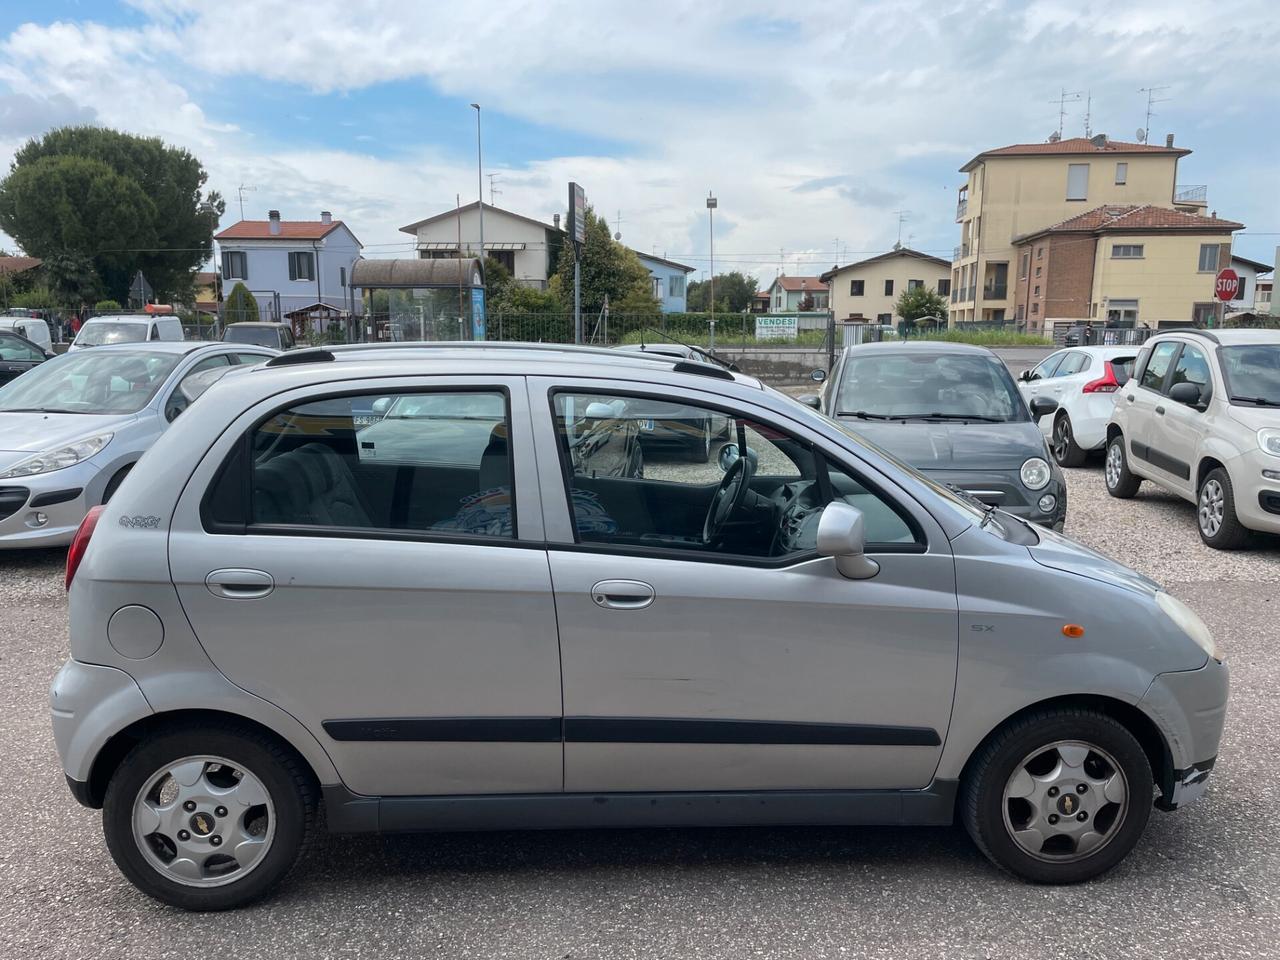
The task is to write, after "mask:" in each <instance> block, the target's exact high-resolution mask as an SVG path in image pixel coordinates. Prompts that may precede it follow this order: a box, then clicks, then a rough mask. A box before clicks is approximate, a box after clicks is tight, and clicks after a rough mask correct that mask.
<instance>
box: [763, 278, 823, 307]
mask: <svg viewBox="0 0 1280 960" xmlns="http://www.w3.org/2000/svg"><path fill="white" fill-rule="evenodd" d="M767 292H768V294H769V312H770V313H797V312H799V311H801V310H828V309H830V305H831V299H830V298H831V291H830V289H829V288H828V287H827V285H826V283H824V282H823V280H822V278H821V277H788V276H787V275H786V274H781V275H779V276H778V278H777V279H776V280H774V281H773V283H771V284H770V285H769V287H768V290H767ZM806 304H807V305H806Z"/></svg>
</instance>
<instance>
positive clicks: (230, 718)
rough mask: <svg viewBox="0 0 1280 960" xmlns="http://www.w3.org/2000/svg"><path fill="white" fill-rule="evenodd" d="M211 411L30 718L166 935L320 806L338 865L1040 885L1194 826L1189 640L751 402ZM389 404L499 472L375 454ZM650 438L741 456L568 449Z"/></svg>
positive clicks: (105, 535) (290, 859) (1085, 557)
mask: <svg viewBox="0 0 1280 960" xmlns="http://www.w3.org/2000/svg"><path fill="white" fill-rule="evenodd" d="M208 392H209V399H208V400H207V401H205V400H202V401H201V402H199V403H196V404H194V405H193V406H192V407H191V409H190V410H189V411H188V412H187V413H186V414H185V415H184V417H183V424H182V429H181V430H170V431H167V432H166V433H165V434H164V435H163V436H162V437H161V438H160V439H159V441H157V443H156V445H155V447H154V448H153V450H152V452H151V453H150V454H149V455H148V456H147V457H145V458H144V459H143V460H142V461H141V462H140V463H139V465H138V466H137V468H136V469H135V470H134V471H133V472H132V473H131V474H130V475H129V477H128V478H127V479H126V480H125V482H124V483H123V484H122V485H121V487H120V489H119V490H118V491H117V492H116V495H115V496H114V497H113V498H112V499H111V501H110V503H108V504H107V505H106V506H105V507H102V508H95V510H93V511H92V512H91V513H90V514H89V516H88V517H86V519H85V522H84V524H83V526H82V527H81V529H80V531H79V533H78V534H77V536H76V541H75V543H74V544H73V545H72V548H71V550H70V551H69V552H68V557H67V581H68V589H69V590H70V632H71V659H70V660H68V661H67V663H66V665H65V666H64V667H63V668H62V670H61V672H60V673H59V674H58V676H57V678H56V679H55V680H54V682H53V687H52V691H51V707H52V714H53V727H54V735H55V739H56V741H57V745H58V751H59V754H60V756H61V758H62V764H63V767H64V770H65V773H66V777H67V783H68V785H69V786H70V788H71V792H72V793H73V794H74V796H75V797H76V798H77V799H78V800H79V801H80V802H82V803H84V804H85V805H87V806H90V807H101V808H102V811H103V813H102V817H103V826H104V830H105V833H106V839H107V846H108V849H109V850H110V851H111V854H112V856H113V857H114V858H115V861H116V863H117V864H118V865H119V867H120V869H121V870H122V871H123V872H124V873H125V875H126V876H127V877H128V878H129V879H130V880H131V881H133V883H135V884H136V885H137V886H138V887H139V888H141V889H142V890H143V891H145V892H147V893H148V894H150V895H152V896H154V897H157V898H159V899H161V900H164V901H166V902H168V903H172V904H177V905H179V906H183V907H187V908H192V909H220V908H226V907H231V906H235V905H238V904H241V903H244V902H246V901H248V900H250V899H253V898H254V897H256V896H259V895H261V894H262V893H264V892H265V891H266V890H267V889H268V888H270V887H271V886H272V885H273V884H275V883H276V882H277V881H278V880H280V879H281V878H282V877H283V876H284V875H285V874H286V873H287V872H288V871H289V869H290V868H291V866H292V865H293V864H294V862H295V860H296V859H297V857H298V855H299V852H300V851H301V850H302V849H303V847H304V845H305V843H306V840H307V837H308V835H309V834H310V833H311V832H312V831H313V830H314V829H316V827H317V825H318V824H319V823H320V822H321V818H320V811H321V808H322V807H323V822H324V823H325V824H326V825H327V827H328V829H329V830H332V831H338V832H353V831H376V830H381V831H403V830H469V829H493V828H503V829H506V828H526V829H527V828H552V827H593V826H594V827H604V826H669V825H688V824H739V825H751V824H828V825H829V824H948V823H951V822H952V819H953V817H959V818H960V819H961V820H962V821H963V822H964V824H965V826H966V827H967V828H968V830H969V833H970V834H971V835H972V836H973V838H974V839H975V841H976V842H977V844H978V845H979V847H980V848H981V849H982V850H983V852H984V853H986V854H987V855H988V856H989V857H990V858H991V859H992V860H993V861H994V862H995V863H997V864H999V865H1000V866H1002V867H1004V868H1006V869H1008V870H1010V871H1012V872H1014V873H1016V874H1017V875H1019V876H1021V877H1025V878H1028V879H1030V880H1033V881H1038V882H1047V883H1059V882H1063V883H1066V882H1074V881H1080V880H1085V879H1088V878H1090V877H1094V876H1096V875H1098V874H1099V873H1102V872H1103V871H1105V870H1107V869H1108V868H1110V867H1112V866H1113V865H1115V864H1116V863H1118V862H1119V861H1120V860H1121V859H1122V858H1123V857H1124V856H1125V855H1126V854H1127V853H1128V852H1129V851H1130V850H1131V849H1132V848H1133V846H1134V844H1135V843H1136V842H1137V840H1138V838H1139V836H1140V835H1141V834H1142V832H1143V829H1144V828H1145V826H1146V823H1147V819H1148V816H1149V813H1150V811H1151V808H1152V806H1153V804H1154V805H1155V806H1157V807H1159V808H1161V809H1165V810H1172V809H1174V808H1176V807H1179V806H1181V805H1183V804H1185V803H1187V802H1188V801H1190V800H1193V799H1195V798H1196V797H1197V796H1199V795H1200V794H1201V793H1202V792H1203V791H1204V790H1205V788H1206V779H1207V777H1208V776H1209V771H1210V769H1211V768H1212V767H1213V764H1214V759H1215V757H1216V755H1217V752H1218V742H1219V738H1220V736H1221V732H1222V724H1223V717H1224V713H1225V710H1226V701H1227V686H1228V679H1227V678H1228V671H1227V667H1226V665H1225V664H1224V663H1223V662H1222V653H1221V651H1220V650H1219V649H1218V648H1217V647H1216V646H1215V644H1214V641H1213V638H1212V636H1211V635H1210V633H1209V631H1208V629H1206V627H1205V625H1204V623H1203V622H1202V621H1201V620H1200V619H1199V618H1198V617H1197V616H1196V614H1195V613H1193V612H1192V611H1191V610H1190V609H1189V608H1188V607H1186V606H1185V605H1184V604H1183V603H1181V602H1179V601H1178V600H1176V599H1175V598H1173V597H1172V596H1170V595H1169V594H1167V593H1165V592H1164V591H1162V590H1161V589H1160V587H1159V586H1158V585H1157V584H1155V583H1152V582H1151V581H1150V580H1147V579H1145V578H1144V577H1142V576H1140V575H1138V574H1136V573H1134V572H1132V571H1130V570H1127V569H1125V568H1124V567H1121V566H1119V565H1118V564H1116V563H1114V562H1112V561H1110V560H1108V559H1106V558H1105V557H1102V556H1099V555H1098V554H1095V553H1093V552H1091V551H1089V550H1086V549H1085V548H1083V547H1081V546H1078V545H1077V544H1075V543H1072V542H1071V541H1070V540H1067V539H1065V538H1063V537H1061V536H1059V535H1057V534H1054V533H1052V532H1051V531H1048V530H1045V529H1043V528H1040V527H1037V526H1034V525H1031V524H1028V523H1025V522H1024V521H1021V520H1018V519H1016V518H1015V517H1013V516H1011V515H1009V514H1007V513H999V512H997V513H993V514H988V513H986V512H985V511H983V510H981V509H979V508H978V507H977V506H976V505H974V504H973V502H972V501H970V500H968V499H966V498H963V497H960V496H957V495H956V494H955V493H954V492H952V491H951V490H949V489H948V488H946V487H944V486H941V485H939V484H938V483H935V482H934V481H932V480H931V479H929V477H928V476H926V475H924V474H921V473H919V472H917V471H915V470H913V469H911V468H910V467H907V466H905V465H903V464H901V463H900V462H899V461H897V460H896V459H894V458H893V457H891V456H889V455H887V454H885V453H883V452H882V451H881V450H879V449H878V448H877V447H875V446H874V445H872V444H871V443H869V442H867V441H865V440H864V439H863V438H861V437H860V435H858V434H856V433H854V432H851V431H846V430H845V429H843V427H842V425H841V424H839V423H837V422H835V421H833V420H830V419H828V418H826V417H823V416H822V415H820V414H818V413H816V412H814V411H812V410H810V409H808V408H806V407H804V406H803V405H801V404H798V403H796V402H795V401H793V400H791V399H789V398H787V397H785V396H783V395H781V394H780V393H777V392H776V391H774V390H771V389H769V388H766V387H764V386H763V385H761V384H760V383H759V382H758V381H756V380H754V379H752V378H750V377H745V376H741V375H734V374H732V373H730V372H728V371H726V370H724V369H723V368H720V367H715V366H711V365H701V364H690V363H688V362H681V363H679V364H676V363H674V362H673V361H672V360H670V359H660V358H656V357H654V358H647V357H637V356H628V355H626V354H622V353H619V352H616V351H603V350H590V349H573V348H550V347H543V348H536V347H515V346H509V345H500V344H472V345H459V346H436V347H426V346H421V345H418V344H405V345H404V346H403V347H395V346H379V347H352V348H333V349H332V350H305V351H297V352H294V353H290V354H285V355H282V356H280V357H277V358H276V359H274V360H272V361H271V362H269V363H268V364H267V365H266V366H265V367H261V368H257V369H254V370H248V371H240V370H232V371H231V372H230V373H229V374H227V375H226V376H225V377H223V378H222V379H220V380H219V381H218V382H217V383H215V384H213V385H212V386H211V387H210V388H209V391H208ZM388 396H392V397H396V398H418V397H430V398H431V399H432V403H431V408H432V415H433V416H437V417H439V416H443V415H444V414H446V413H447V412H449V411H450V410H453V411H455V412H456V413H457V414H458V415H460V416H464V417H468V416H470V417H475V416H485V417H489V418H491V419H492V420H493V421H494V422H493V428H492V429H491V430H490V434H491V436H494V437H495V438H496V435H497V434H496V432H495V431H496V428H497V427H499V426H502V427H504V428H505V430H503V431H502V432H501V433H502V435H503V439H504V440H505V442H503V443H488V444H486V445H485V446H484V447H483V449H482V448H480V447H479V445H470V446H466V447H465V448H464V447H460V446H459V445H458V444H457V443H456V442H455V440H454V438H453V436H452V435H451V433H450V431H449V430H445V431H443V433H442V437H441V439H440V441H439V442H440V443H441V444H442V447H441V449H439V450H438V449H437V446H436V444H437V438H436V434H435V432H434V431H432V430H423V429H421V424H419V423H415V422H414V420H413V418H404V419H402V420H391V419H386V420H383V421H379V422H378V423H377V424H376V429H377V431H378V433H377V434H376V439H375V440H372V441H371V440H369V439H368V436H367V435H366V433H365V430H364V428H363V427H361V426H360V425H359V424H358V423H357V414H358V411H360V410H362V409H365V404H366V403H367V402H368V401H369V398H370V397H373V398H375V400H374V402H376V401H377V400H380V399H381V398H383V397H388ZM477 398H484V399H483V401H482V402H477ZM659 401H661V402H679V403H681V404H687V405H689V406H692V407H697V408H700V409H705V410H707V411H711V410H715V411H718V412H720V413H723V414H725V415H727V416H728V417H730V419H731V421H732V425H731V430H732V433H733V437H734V442H733V443H732V444H731V445H730V446H729V447H727V448H726V450H725V452H724V453H723V454H722V455H721V458H722V460H723V463H724V470H723V472H722V471H721V469H720V468H719V467H718V466H714V465H708V466H706V467H703V468H689V467H685V468H681V469H679V470H675V469H672V470H668V471H667V473H666V475H665V476H664V477H663V478H661V479H655V478H649V477H635V476H624V475H618V474H617V473H616V472H608V471H602V470H600V469H598V464H597V463H596V451H597V450H600V451H603V453H602V454H601V455H603V456H605V457H606V462H612V460H613V459H616V458H615V457H614V455H613V454H612V453H610V452H609V449H608V444H601V445H599V446H598V447H597V446H596V445H595V444H593V445H592V446H591V448H590V449H583V448H582V447H581V446H580V445H578V446H575V443H574V439H575V437H577V436H580V435H581V431H580V421H581V420H582V419H583V418H584V417H586V418H587V419H591V420H593V421H594V423H593V425H592V427H591V429H592V430H607V429H613V430H617V431H618V432H619V433H620V434H622V435H626V434H627V433H628V432H629V431H628V430H627V427H626V421H627V420H628V419H629V418H631V417H632V416H635V415H637V414H633V413H632V412H631V410H632V405H633V404H635V409H636V410H637V411H638V415H646V414H645V411H646V410H649V409H651V407H652V404H653V403H655V402H659ZM394 402H395V401H394V400H393V401H392V403H393V404H394ZM593 404H600V405H602V406H604V407H607V408H608V413H609V415H608V416H604V415H603V411H600V410H599V408H597V411H590V407H591V406H592V405H593ZM589 411H590V412H589ZM596 413H599V415H598V416H597V415H595V414H596ZM397 430H401V431H402V433H401V435H400V436H396V435H395V432H396V431H397ZM370 443H372V449H371V448H370V446H369V444H370ZM464 450H465V451H468V452H466V453H465V455H463V454H464ZM387 453H393V454H394V455H391V456H384V454H387Z"/></svg>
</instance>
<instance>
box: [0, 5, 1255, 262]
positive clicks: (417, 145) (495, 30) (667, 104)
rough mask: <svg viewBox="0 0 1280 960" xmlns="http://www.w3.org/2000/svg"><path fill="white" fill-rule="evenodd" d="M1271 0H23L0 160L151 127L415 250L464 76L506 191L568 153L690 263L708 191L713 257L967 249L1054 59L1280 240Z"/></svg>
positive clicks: (452, 132) (697, 253) (263, 190)
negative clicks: (975, 159)
mask: <svg viewBox="0 0 1280 960" xmlns="http://www.w3.org/2000/svg"><path fill="white" fill-rule="evenodd" d="M1270 8H1271V4H1269V3H1265V2H1261V0H1257V2H1250V0H1226V2H1223V3H1220V4H1216V5H1213V6H1212V9H1209V8H1207V7H1206V6H1205V5H1204V4H1203V3H1192V2H1189V0H1160V2H1155V0H1134V2H1131V3H1129V4H1126V5H1124V6H1123V8H1119V7H1116V5H1114V4H1110V3H1106V2H1094V0H1083V2H1081V0H1031V2H1027V3H1020V2H1013V0H950V2H948V3H946V4H945V5H944V4H940V3H935V2H929V0H893V2H890V0H865V2H860V3H857V4H856V5H851V4H849V3H847V2H836V0H798V2H789V3H787V4H782V3H778V2H759V0H705V2H702V3H699V4H696V5H691V4H687V3H669V2H665V0H652V2H650V3H647V4H644V5H636V4H626V3H616V2H600V3H591V4H573V3H569V2H564V0H540V2H538V3H534V4H531V3H527V2H515V0H511V2H506V0H491V2H488V3H486V4H483V5H478V6H476V5H453V6H443V5H438V4H413V3H408V4H407V3H402V2H396V3H391V2H384V0H312V2H309V3H307V4H304V5H299V4H298V3H296V0H222V2H219V3H217V4H210V3H207V2H200V3H197V2H195V0H125V2H115V0H111V2H108V0H81V2H74V0H39V2H37V0H6V2H5V3H4V4H3V6H0V162H3V161H7V159H8V157H9V156H10V155H11V154H12V152H13V150H14V149H16V148H17V147H18V146H19V145H21V143H22V142H23V141H24V140H26V139H27V138H29V137H32V136H38V135H39V134H40V133H41V132H42V131H43V130H45V129H47V128H49V127H50V126H54V125H58V124H62V123H77V122H79V123H85V122H87V123H102V124H106V125H110V126H113V127H119V128H122V129H127V130H133V131H137V132H140V133H147V134H155V135H159V136H162V137H164V138H165V139H167V140H169V141H170V142H173V143H177V144H180V145H182V146H184V147H187V148H189V149H191V150H192V151H193V152H195V153H196V154H197V155H198V156H199V157H200V158H201V160H202V161H203V162H204V164H205V166H206V168H207V169H208V170H209V174H210V186H211V187H212V188H214V189H216V190H218V191H220V192H221V193H222V194H223V196H224V198H226V199H227V201H228V215H227V217H226V218H225V219H224V223H230V222H232V221H233V220H234V219H236V218H237V216H238V204H237V202H236V191H237V188H238V187H239V186H240V185H242V184H243V185H245V186H246V187H249V188H251V189H250V190H249V191H248V192H247V193H246V195H245V212H246V215H248V216H251V217H259V218H260V217H263V216H265V211H266V210H267V209H269V208H278V209H280V210H282V211H283V213H284V215H285V216H286V217H294V218H299V219H302V218H313V217H315V216H316V215H317V214H318V212H319V210H321V209H331V210H333V211H334V213H335V215H337V216H339V217H342V218H343V219H345V220H347V221H348V222H349V223H351V224H352V226H353V228H354V229H355V231H356V233H357V234H358V235H359V236H360V237H361V239H362V240H364V241H365V243H366V244H368V245H369V249H368V251H367V252H368V253H369V254H370V255H395V254H397V253H401V254H403V253H407V252H408V249H409V247H408V239H409V238H408V237H407V236H406V235H405V234H402V233H400V232H399V231H398V228H399V227H400V226H402V225H403V224H407V223H410V222H412V221H414V220H417V219H421V218H423V217H426V216H429V215H432V214H434V213H437V212H439V211H440V210H441V209H444V208H447V207H448V206H450V205H452V203H453V202H454V198H455V197H457V196H460V197H461V199H462V201H463V202H469V201H471V200H473V199H474V198H475V195H476V168H475V113H474V111H472V110H471V109H470V107H469V106H468V104H469V103H470V102H471V101H473V100H475V101H478V102H480V103H481V104H482V106H483V125H484V149H485V157H484V159H485V164H484V166H485V172H486V173H495V174H497V175H498V183H497V189H498V190H499V191H500V195H499V196H498V197H497V198H496V202H497V203H498V205H499V206H506V207H508V208H511V209H514V210H517V211H519V212H522V213H526V214H528V215H531V216H537V217H544V218H546V219H550V217H551V215H552V214H553V213H555V212H557V211H559V210H561V209H562V208H563V206H564V202H565V200H564V195H565V190H566V188H565V184H566V182H567V181H568V180H570V179H575V180H579V181H580V182H582V183H583V184H584V185H585V186H586V188H587V192H588V197H589V199H590V201H591V202H592V203H594V204H595V206H596V207H597V209H598V210H599V211H600V212H602V213H603V214H605V215H606V216H607V217H608V218H609V219H610V221H611V222H612V221H614V220H616V219H617V216H618V214H619V213H620V214H621V219H622V222H621V229H622V233H623V239H624V241H625V242H627V243H629V244H631V245H632V246H635V247H637V248H638V249H643V250H653V251H655V252H657V253H659V254H665V255H667V256H669V257H672V258H675V259H679V260H683V261H685V262H687V263H689V264H691V265H693V266H695V267H697V268H698V269H699V270H700V271H701V270H705V269H706V268H707V267H708V265H709V263H708V238H707V228H706V227H707V225H706V212H705V207H704V205H703V199H704V198H705V196H706V195H707V192H708V191H709V190H713V191H715V193H716V194H717V196H718V197H719V199H720V206H719V210H718V212H717V220H716V251H717V257H716V261H717V262H716V266H717V269H733V268H737V269H743V270H747V271H750V272H754V273H755V274H757V276H759V277H761V278H762V279H766V280H767V279H771V278H772V277H773V276H774V275H775V274H776V273H777V272H778V270H779V269H785V270H786V272H787V273H793V274H794V273H807V272H819V271H820V270H821V269H825V268H826V267H829V266H830V265H831V264H832V263H834V262H836V261H837V260H839V261H847V260H852V259H859V258H860V257H862V256H866V255H871V254H874V253H879V252H882V251H883V250H884V249H886V248H887V247H888V246H889V245H890V244H892V243H893V242H894V240H895V239H897V236H898V211H907V214H906V219H905V223H904V226H903V229H902V239H903V241H904V242H907V241H909V242H910V243H911V244H912V245H913V246H915V247H917V248H919V249H923V250H926V251H929V252H932V253H936V254H939V255H941V256H944V257H946V256H949V253H950V250H951V248H952V247H953V246H954V244H955V243H956V239H957V236H958V228H957V226H956V225H955V224H954V222H953V219H952V216H953V213H954V203H955V189H956V187H957V186H958V185H959V184H960V182H961V180H962V177H961V175H960V174H959V173H958V167H960V166H961V165H962V164H963V163H964V162H965V161H966V160H968V159H969V158H970V157H972V156H973V155H974V154H976V153H978V152H980V151H981V150H983V149H987V148H991V147H995V146H1000V145H1003V144H1007V143H1014V142H1028V141H1038V140H1042V139H1044V138H1045V136H1047V135H1048V134H1049V133H1050V132H1051V131H1052V130H1053V129H1054V128H1055V127H1056V125H1057V121H1058V117H1057V107H1056V105H1054V104H1051V103H1050V100H1051V99H1052V97H1053V96H1054V94H1055V93H1056V91H1057V90H1058V89H1060V88H1061V87H1063V86H1065V87H1066V88H1067V89H1068V90H1072V91H1074V90H1080V91H1088V92H1091V94H1092V108H1093V109H1092V118H1091V119H1092V127H1093V130H1094V131H1095V132H1106V133H1108V134H1109V135H1111V136H1112V137H1113V138H1116V139H1131V138H1132V137H1133V134H1134V131H1135V129H1136V128H1137V127H1138V126H1140V125H1142V124H1143V122H1144V109H1145V102H1144V95H1143V94H1142V93H1140V92H1139V90H1140V88H1142V87H1144V86H1151V85H1162V86H1165V87H1166V89H1165V90H1163V91H1162V92H1161V94H1160V96H1161V97H1165V98H1168V99H1167V101H1166V102H1162V103H1159V104H1157V105H1156V110H1157V115H1156V117H1155V118H1153V120H1152V123H1151V127H1152V132H1153V139H1163V136H1164V134H1165V133H1166V132H1175V133H1176V135H1177V142H1178V143H1179V145H1183V146H1187V147H1189V148H1191V149H1192V150H1193V151H1194V153H1193V154H1192V155H1191V156H1190V157H1189V158H1187V159H1186V160H1184V161H1183V164H1182V166H1181V168H1180V172H1179V180H1180V181H1181V182H1184V183H1205V184H1208V186H1209V203H1210V207H1211V208H1212V209H1216V210H1217V211H1218V212H1219V213H1220V214H1221V215H1222V216H1225V217H1230V218H1232V219H1235V220H1239V221H1242V222H1244V223H1245V224H1246V226H1247V229H1246V231H1245V232H1244V233H1243V234H1242V235H1239V236H1238V237H1237V240H1236V250H1237V251H1238V252H1240V253H1242V254H1244V255H1246V256H1249V257H1252V258H1255V259H1259V260H1265V261H1271V260H1272V259H1273V256H1274V250H1275V247H1276V246H1277V245H1278V244H1280V187H1278V185H1277V182H1278V178H1277V173H1280V163H1278V162H1277V160H1276V159H1275V158H1276V157H1277V156H1280V84H1277V83H1275V82H1274V81H1273V80H1272V78H1273V77H1274V69H1273V61H1274V51H1276V50H1277V49H1280V24H1278V23H1277V18H1275V17H1274V16H1273V15H1272V13H1271V9H1270ZM1223 23H1227V24H1231V25H1232V29H1230V30H1222V29H1220V26H1219V25H1221V24H1223ZM1246 37H1247V38H1248V42H1243V40H1244V38H1246ZM1250 78H1255V79H1250ZM1256 78H1263V79H1261V80H1259V79H1256ZM1083 108H1084V104H1083V103H1073V104H1070V105H1069V106H1068V116H1067V120H1066V133H1067V135H1075V134H1079V133H1080V132H1082V130H1083V125H1084V118H1083ZM485 184H486V185H485V191H486V199H487V193H488V180H487V179H486V181H485ZM615 226H616V224H615Z"/></svg>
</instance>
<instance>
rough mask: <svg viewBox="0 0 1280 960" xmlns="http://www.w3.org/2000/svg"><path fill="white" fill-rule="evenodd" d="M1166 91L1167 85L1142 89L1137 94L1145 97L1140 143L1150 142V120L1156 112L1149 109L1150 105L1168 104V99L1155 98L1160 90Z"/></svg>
mask: <svg viewBox="0 0 1280 960" xmlns="http://www.w3.org/2000/svg"><path fill="white" fill-rule="evenodd" d="M1168 89H1169V86H1168V84H1165V85H1164V86H1160V87H1143V88H1141V89H1140V90H1139V91H1138V92H1139V93H1145V94H1146V95H1147V120H1146V122H1145V123H1144V124H1143V125H1142V133H1143V137H1142V142H1143V143H1150V142H1151V118H1152V117H1154V116H1155V115H1156V112H1155V111H1154V110H1152V109H1151V105H1152V104H1153V103H1168V102H1169V98H1168V97H1157V96H1156V94H1157V93H1159V92H1160V91H1161V90H1168Z"/></svg>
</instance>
